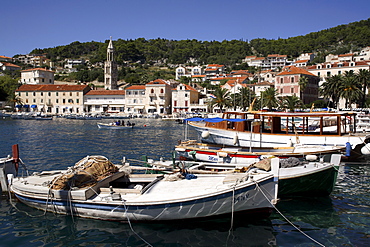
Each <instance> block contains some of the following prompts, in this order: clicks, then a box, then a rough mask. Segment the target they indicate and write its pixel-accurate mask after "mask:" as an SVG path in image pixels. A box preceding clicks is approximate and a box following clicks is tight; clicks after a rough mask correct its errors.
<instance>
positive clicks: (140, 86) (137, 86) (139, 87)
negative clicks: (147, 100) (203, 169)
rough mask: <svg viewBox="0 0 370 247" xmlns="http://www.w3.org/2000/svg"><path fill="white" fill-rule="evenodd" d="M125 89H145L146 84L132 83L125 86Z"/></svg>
mask: <svg viewBox="0 0 370 247" xmlns="http://www.w3.org/2000/svg"><path fill="white" fill-rule="evenodd" d="M125 90H145V85H132V86H129V87H127V88H125Z"/></svg>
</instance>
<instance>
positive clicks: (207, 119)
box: [185, 117, 247, 123]
mask: <svg viewBox="0 0 370 247" xmlns="http://www.w3.org/2000/svg"><path fill="white" fill-rule="evenodd" d="M185 121H193V122H199V121H204V122H210V123H219V122H222V121H229V122H242V121H247V119H235V118H232V119H225V118H219V117H215V118H200V117H193V118H187V119H185Z"/></svg>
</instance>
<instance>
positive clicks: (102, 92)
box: [86, 90, 126, 95]
mask: <svg viewBox="0 0 370 247" xmlns="http://www.w3.org/2000/svg"><path fill="white" fill-rule="evenodd" d="M125 94H126V92H125V90H90V91H89V92H88V93H87V94H86V95H125Z"/></svg>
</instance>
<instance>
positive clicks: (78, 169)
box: [49, 156, 118, 190]
mask: <svg viewBox="0 0 370 247" xmlns="http://www.w3.org/2000/svg"><path fill="white" fill-rule="evenodd" d="M117 171H118V168H117V167H116V166H115V165H114V164H112V162H110V161H109V160H108V159H107V158H105V157H103V156H87V157H85V158H83V159H82V160H80V161H79V162H77V163H76V165H75V166H73V167H70V168H69V169H68V170H67V172H66V173H64V174H63V175H62V176H59V177H56V178H54V179H53V181H52V182H51V184H50V186H49V187H50V188H51V189H54V190H69V189H71V188H74V187H77V188H86V187H91V186H93V185H94V184H96V183H97V182H98V181H100V180H102V179H104V178H106V177H108V176H109V175H111V174H113V173H115V172H117Z"/></svg>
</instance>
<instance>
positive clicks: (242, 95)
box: [235, 87, 255, 111]
mask: <svg viewBox="0 0 370 247" xmlns="http://www.w3.org/2000/svg"><path fill="white" fill-rule="evenodd" d="M235 96H236V97H235V101H236V102H235V103H236V104H237V106H238V107H240V108H241V109H242V110H243V111H245V110H246V109H247V107H248V106H249V105H250V103H251V101H252V99H253V98H254V97H255V93H254V92H252V91H251V90H250V89H249V88H247V87H242V88H240V89H239V92H238V93H237V94H236V95H235Z"/></svg>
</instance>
